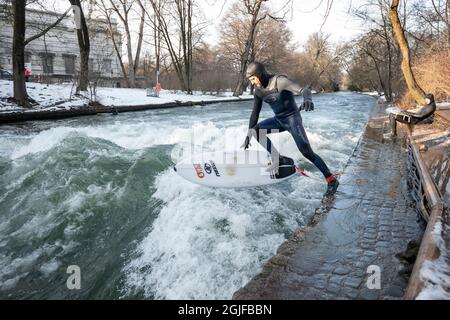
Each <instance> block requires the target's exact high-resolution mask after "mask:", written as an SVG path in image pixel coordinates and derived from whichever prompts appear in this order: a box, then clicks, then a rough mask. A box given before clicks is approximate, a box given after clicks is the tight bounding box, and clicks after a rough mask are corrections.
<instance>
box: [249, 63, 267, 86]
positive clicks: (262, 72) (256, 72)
mask: <svg viewBox="0 0 450 320" xmlns="http://www.w3.org/2000/svg"><path fill="white" fill-rule="evenodd" d="M245 75H246V77H247V78H249V77H251V76H256V77H258V79H259V81H261V84H262V85H263V86H264V87H266V86H267V85H268V83H269V79H270V75H269V74H268V73H267V71H266V68H265V67H264V65H263V64H262V63H260V62H251V63H250V64H249V65H248V67H247V71H246V73H245Z"/></svg>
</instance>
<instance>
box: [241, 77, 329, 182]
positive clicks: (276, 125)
mask: <svg viewBox="0 0 450 320" xmlns="http://www.w3.org/2000/svg"><path fill="white" fill-rule="evenodd" d="M302 92H303V88H301V87H300V86H299V85H298V84H296V83H295V82H292V81H291V80H289V79H288V78H287V77H286V76H282V75H277V76H273V75H267V77H265V78H264V77H263V81H262V87H259V88H255V93H254V106H253V111H252V114H251V116H250V122H249V128H250V129H255V130H256V132H255V131H253V132H254V133H256V138H257V140H258V142H260V143H261V145H262V146H263V147H264V148H266V149H267V151H268V152H269V153H271V154H273V153H274V152H276V154H278V151H276V150H275V148H273V146H272V142H271V141H270V139H268V138H267V137H265V133H267V134H270V133H274V132H282V131H289V133H290V134H291V135H292V137H293V138H294V140H295V143H296V144H297V147H298V149H299V150H300V152H301V153H302V154H303V156H304V157H305V158H307V159H308V160H309V161H311V162H312V163H313V164H314V165H315V166H316V167H317V168H318V169H319V170H320V171H321V172H322V173H323V175H324V176H325V178H330V177H331V176H332V174H331V172H330V170H329V169H328V167H327V165H326V164H325V162H324V161H323V160H322V158H321V157H319V156H318V155H317V154H316V153H314V151H313V150H312V149H311V145H310V143H309V141H308V137H307V136H306V132H305V129H304V128H303V124H302V117H301V116H300V112H299V110H298V107H297V103H296V102H295V99H294V94H293V93H297V94H301V93H302ZM263 101H264V102H266V103H268V104H269V105H270V107H271V108H272V110H273V112H274V113H275V117H272V118H269V119H265V120H263V121H261V122H259V123H257V122H258V118H259V113H260V111H261V107H262V103H263ZM260 129H262V130H260Z"/></svg>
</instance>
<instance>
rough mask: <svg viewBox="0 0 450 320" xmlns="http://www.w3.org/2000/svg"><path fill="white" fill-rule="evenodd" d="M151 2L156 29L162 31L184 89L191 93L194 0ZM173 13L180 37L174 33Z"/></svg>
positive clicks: (151, 0) (154, 0)
mask: <svg viewBox="0 0 450 320" xmlns="http://www.w3.org/2000/svg"><path fill="white" fill-rule="evenodd" d="M150 3H151V5H152V9H153V13H154V17H155V18H156V19H155V20H156V24H157V27H156V28H155V30H157V32H158V33H160V35H161V36H162V38H163V40H164V43H165V45H166V50H167V51H168V52H169V55H170V58H171V61H172V65H173V67H174V68H175V72H176V74H177V76H178V79H179V82H180V85H181V87H182V90H183V91H186V92H187V93H189V94H191V93H192V55H193V48H194V43H193V37H194V25H193V14H194V10H193V8H194V1H193V0H175V1H173V3H169V2H164V3H163V4H162V2H161V1H160V0H150ZM171 13H173V15H172V16H173V20H174V21H175V22H176V25H177V28H176V29H177V33H178V39H177V38H175V37H174V36H173V34H172V31H173V29H174V28H173V27H171V24H170V23H171V21H172V20H171V19H170V18H171ZM158 38H159V34H158ZM155 39H156V35H155ZM155 41H159V40H155ZM177 42H178V44H177ZM155 45H157V46H159V45H160V44H159V42H158V44H155ZM158 52H159V51H158ZM158 60H159V58H158Z"/></svg>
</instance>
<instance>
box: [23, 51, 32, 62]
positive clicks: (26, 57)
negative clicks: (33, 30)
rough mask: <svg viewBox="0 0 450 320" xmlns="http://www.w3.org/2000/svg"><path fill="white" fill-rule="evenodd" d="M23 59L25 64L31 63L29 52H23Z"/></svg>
mask: <svg viewBox="0 0 450 320" xmlns="http://www.w3.org/2000/svg"><path fill="white" fill-rule="evenodd" d="M24 57H25V63H31V53H30V52H25V54H24Z"/></svg>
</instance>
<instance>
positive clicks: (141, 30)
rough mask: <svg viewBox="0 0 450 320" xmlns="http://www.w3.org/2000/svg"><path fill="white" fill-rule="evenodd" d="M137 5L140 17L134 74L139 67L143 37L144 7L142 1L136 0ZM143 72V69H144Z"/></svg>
mask: <svg viewBox="0 0 450 320" xmlns="http://www.w3.org/2000/svg"><path fill="white" fill-rule="evenodd" d="M138 4H139V7H140V8H141V18H140V23H139V34H138V41H137V48H136V54H135V56H134V65H133V67H134V75H135V76H136V74H137V71H138V68H139V60H140V57H141V49H142V41H143V39H144V23H145V8H144V6H143V5H142V2H141V1H140V0H138ZM144 73H145V70H144Z"/></svg>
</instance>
